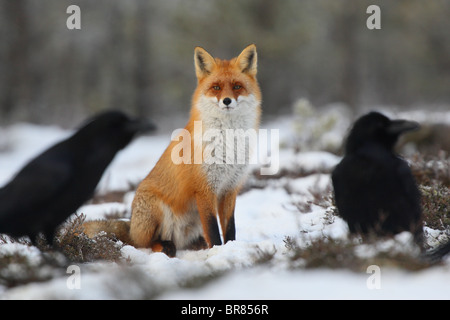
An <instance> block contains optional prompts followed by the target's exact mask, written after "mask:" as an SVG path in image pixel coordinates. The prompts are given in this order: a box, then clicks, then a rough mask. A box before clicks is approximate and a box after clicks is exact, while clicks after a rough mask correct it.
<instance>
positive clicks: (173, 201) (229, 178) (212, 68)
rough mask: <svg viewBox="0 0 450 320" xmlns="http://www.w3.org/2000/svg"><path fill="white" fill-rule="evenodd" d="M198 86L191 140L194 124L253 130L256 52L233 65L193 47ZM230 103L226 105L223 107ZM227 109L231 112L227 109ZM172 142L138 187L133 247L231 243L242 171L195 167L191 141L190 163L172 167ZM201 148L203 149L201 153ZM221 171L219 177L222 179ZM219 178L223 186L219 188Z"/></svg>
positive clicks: (162, 248)
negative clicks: (249, 127) (227, 102)
mask: <svg viewBox="0 0 450 320" xmlns="http://www.w3.org/2000/svg"><path fill="white" fill-rule="evenodd" d="M194 61H195V71H196V75H197V80H198V86H197V89H196V90H195V92H194V94H193V98H192V108H191V114H190V119H189V121H188V123H187V125H186V127H185V130H187V132H189V133H190V135H191V137H194V123H195V122H196V121H201V123H202V124H203V126H204V127H205V129H208V128H209V129H212V128H216V127H218V128H220V129H221V130H225V129H228V126H231V127H232V128H230V129H237V128H240V125H241V124H242V126H243V127H245V128H242V129H248V128H247V127H248V126H251V128H252V129H257V127H258V125H259V118H260V113H261V109H260V103H261V92H260V89H259V86H258V83H257V80H256V71H257V67H256V61H257V55H256V47H255V46H254V45H250V46H248V47H247V48H245V49H244V50H243V51H242V53H241V54H240V55H239V56H238V57H236V58H233V59H231V60H220V59H218V58H213V57H212V56H210V55H209V53H207V52H206V51H205V50H204V49H202V48H200V47H197V48H196V49H195V54H194ZM225 98H229V102H230V104H229V105H227V104H225V100H224V99H225ZM228 107H229V108H228ZM178 143H179V141H177V140H175V141H172V142H171V143H170V144H169V146H168V147H167V149H166V150H165V151H164V153H163V154H162V156H161V158H160V159H159V161H158V162H157V163H156V165H155V167H154V168H153V170H152V171H151V172H150V173H149V174H148V175H147V177H146V178H145V179H144V180H143V181H142V182H141V183H140V185H139V186H138V188H137V190H136V195H135V198H134V200H133V204H132V215H131V222H130V238H131V242H132V243H133V244H134V245H135V246H137V247H149V248H152V250H154V251H163V252H165V253H167V254H168V255H174V254H175V247H177V248H180V249H182V248H189V247H191V246H194V247H196V248H198V247H204V246H205V244H206V245H207V246H208V247H212V246H213V245H217V244H221V243H222V241H221V239H220V235H219V229H218V223H217V218H216V216H217V215H219V220H220V224H221V228H222V234H223V237H224V241H225V242H226V241H229V240H234V237H235V229H234V207H235V203H236V196H237V194H238V191H239V188H240V186H241V185H242V182H243V179H244V175H243V172H244V170H243V169H242V168H241V167H239V166H233V165H228V164H223V166H220V165H206V164H205V161H204V160H205V159H204V157H203V154H202V163H195V159H194V149H195V142H194V139H191V142H190V146H191V150H192V152H191V161H190V163H180V164H175V163H174V162H173V161H172V151H173V150H174V147H175V146H177V144H178ZM204 147H205V145H204V144H203V145H202V150H203V148H204ZM222 172H223V173H224V174H223V177H222ZM222 179H223V181H224V184H223V185H222V184H221V182H222V181H221V180H222Z"/></svg>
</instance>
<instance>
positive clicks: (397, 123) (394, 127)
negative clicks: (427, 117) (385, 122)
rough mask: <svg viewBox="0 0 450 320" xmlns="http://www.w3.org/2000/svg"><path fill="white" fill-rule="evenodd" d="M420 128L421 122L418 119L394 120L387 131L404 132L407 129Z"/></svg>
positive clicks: (396, 133) (393, 132) (392, 132)
mask: <svg viewBox="0 0 450 320" xmlns="http://www.w3.org/2000/svg"><path fill="white" fill-rule="evenodd" d="M419 128H420V124H419V123H418V122H416V121H408V120H392V121H391V124H390V125H389V127H388V128H387V132H388V133H390V134H395V135H398V134H402V133H403V132H406V131H414V130H418V129H419Z"/></svg>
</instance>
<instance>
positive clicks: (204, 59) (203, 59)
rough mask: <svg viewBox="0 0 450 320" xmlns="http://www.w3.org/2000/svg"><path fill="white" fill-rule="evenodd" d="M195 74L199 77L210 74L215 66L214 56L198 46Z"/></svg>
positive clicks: (195, 57) (195, 58)
mask: <svg viewBox="0 0 450 320" xmlns="http://www.w3.org/2000/svg"><path fill="white" fill-rule="evenodd" d="M194 63H195V74H196V75H197V78H198V79H201V78H204V77H206V76H207V75H209V74H210V73H211V71H212V69H213V67H214V66H215V64H216V62H215V60H214V58H213V57H212V56H211V55H210V54H209V53H208V52H207V51H206V50H205V49H203V48H202V47H196V48H195V51H194Z"/></svg>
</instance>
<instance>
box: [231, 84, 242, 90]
mask: <svg viewBox="0 0 450 320" xmlns="http://www.w3.org/2000/svg"><path fill="white" fill-rule="evenodd" d="M240 88H242V86H241V85H239V84H235V85H234V86H233V89H234V90H239V89H240Z"/></svg>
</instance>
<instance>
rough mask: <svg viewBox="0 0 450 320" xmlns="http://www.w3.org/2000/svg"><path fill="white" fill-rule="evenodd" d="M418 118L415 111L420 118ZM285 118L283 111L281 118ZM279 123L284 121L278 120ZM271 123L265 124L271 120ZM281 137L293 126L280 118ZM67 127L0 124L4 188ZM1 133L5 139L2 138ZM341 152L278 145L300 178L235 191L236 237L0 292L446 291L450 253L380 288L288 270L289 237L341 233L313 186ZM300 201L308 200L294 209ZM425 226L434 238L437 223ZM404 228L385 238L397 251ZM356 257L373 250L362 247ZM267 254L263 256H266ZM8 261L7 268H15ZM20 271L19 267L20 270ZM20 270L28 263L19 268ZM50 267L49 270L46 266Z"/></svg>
mask: <svg viewBox="0 0 450 320" xmlns="http://www.w3.org/2000/svg"><path fill="white" fill-rule="evenodd" d="M417 117H419V116H417ZM282 122H283V123H287V120H286V119H283V120H282ZM274 123H280V122H274ZM274 123H268V124H266V125H265V126H266V127H267V128H270V126H271V125H275V124H274ZM282 128H283V130H281V132H280V138H281V139H283V137H287V136H289V135H288V132H289V130H292V129H291V128H289V126H287V125H283V127H282ZM70 133H71V132H70V131H66V130H62V129H60V128H58V127H41V126H35V125H30V124H23V123H22V124H15V125H11V126H9V127H5V128H1V130H0V134H2V136H3V138H2V139H1V141H0V186H1V185H3V184H5V183H7V182H8V181H9V179H11V177H12V176H13V175H14V173H15V172H17V170H19V169H20V168H21V167H22V166H23V165H24V164H25V163H26V162H27V161H28V160H29V159H31V158H32V157H33V156H35V155H36V154H37V153H39V152H41V151H43V150H44V149H45V148H46V147H48V146H50V145H52V144H53V143H55V142H57V141H59V140H61V139H63V138H65V137H67V136H68V135H69V134H70ZM5 137H6V138H5ZM169 141H170V135H151V136H142V137H139V138H137V139H136V140H135V141H134V142H132V143H131V144H130V145H129V146H128V147H127V148H126V149H124V150H123V151H121V152H120V153H119V154H118V155H117V156H116V158H115V159H114V161H113V162H112V163H111V165H110V167H109V168H108V169H107V171H106V172H105V174H104V176H103V178H102V180H101V182H100V183H99V187H98V191H99V192H100V193H103V192H107V191H111V190H126V189H129V186H130V184H131V185H136V184H137V183H139V181H140V180H141V179H143V178H144V177H145V176H146V175H147V174H148V172H149V171H150V170H151V168H152V167H153V166H154V164H155V163H156V161H157V160H158V159H159V156H160V155H161V153H162V152H163V151H164V149H165V148H166V146H167V145H168V142H169ZM339 160H340V158H339V157H337V156H335V155H333V154H330V153H327V152H323V151H304V152H300V153H296V152H294V151H293V149H292V148H289V147H286V148H282V149H281V150H280V168H283V169H287V170H290V171H295V170H302V172H308V173H310V174H307V175H305V176H304V177H292V178H289V177H282V178H279V179H270V178H268V179H267V181H266V185H264V186H263V187H262V188H251V189H250V190H248V191H247V192H245V193H243V194H241V195H239V196H238V199H237V205H236V212H235V221H236V235H237V236H236V237H237V239H236V241H232V242H228V243H226V244H225V245H222V246H214V247H213V248H211V249H206V250H200V251H189V250H180V251H178V252H177V256H176V257H175V258H169V257H167V256H166V255H165V254H163V253H153V252H152V251H151V250H149V249H136V248H134V247H132V246H129V245H126V246H124V247H123V248H122V249H121V253H122V256H123V259H124V262H123V263H113V262H93V263H85V264H80V265H79V267H80V276H81V278H80V279H81V282H80V288H72V289H71V288H70V287H71V286H70V283H69V281H70V280H71V276H72V274H71V273H67V272H66V270H60V272H59V273H57V274H56V275H54V276H52V277H51V279H50V280H48V281H44V282H35V283H29V284H25V285H20V286H16V287H13V288H6V287H1V286H0V298H3V299H138V298H139V299H140V298H156V299H449V298H450V269H449V266H450V263H449V262H450V261H448V260H447V261H446V262H444V263H443V264H441V265H439V266H435V267H432V268H427V269H425V270H422V271H416V272H412V271H406V270H403V269H401V268H395V267H382V268H381V278H380V279H381V281H380V288H379V289H371V288H370V286H369V285H368V280H369V278H370V276H371V275H372V274H371V273H370V272H369V273H367V272H356V271H350V270H345V269H328V268H319V269H304V268H293V265H292V262H291V261H290V258H289V256H290V254H289V250H288V248H287V247H286V244H285V239H286V237H291V238H294V239H297V240H298V241H299V242H300V243H302V244H303V245H304V244H306V243H308V241H310V240H312V239H317V238H320V237H331V238H333V239H346V238H347V232H348V230H347V226H346V224H345V222H344V221H343V220H342V219H340V218H339V217H333V219H330V218H329V215H328V213H327V208H326V206H323V205H320V204H317V203H315V200H314V195H313V193H314V192H318V191H320V192H324V191H326V190H331V189H330V183H331V182H330V174H329V172H330V171H331V170H332V168H333V166H334V165H336V164H337V163H338V161H339ZM133 195H134V193H133V191H131V192H128V193H126V194H125V197H124V200H123V202H112V203H101V204H86V205H84V206H82V207H81V208H80V209H79V210H78V213H84V214H85V215H86V216H87V219H101V218H103V217H105V215H108V214H109V213H112V212H115V211H121V212H122V211H127V212H129V211H130V206H131V201H132V199H133ZM298 203H306V204H308V208H307V210H303V211H304V212H303V211H301V210H299V209H298V207H297V205H296V204H298ZM428 233H429V234H433V235H434V236H435V237H438V236H439V234H438V233H436V232H435V231H434V230H431V229H430V230H428ZM404 237H405V236H404V235H403V234H401V235H399V236H398V239H396V240H395V241H394V244H392V243H387V244H385V245H387V246H389V245H391V246H392V247H393V248H396V250H400V249H402V248H403V247H404V246H403V245H398V244H399V243H400V244H401V243H403V242H404V240H402V239H403V238H404ZM360 249H361V255H363V254H368V255H370V252H371V251H370V250H371V249H370V248H369V247H364V246H361V248H360ZM14 252H20V253H21V254H22V255H24V256H26V257H27V259H29V260H30V261H32V263H34V264H36V265H39V263H41V262H42V259H43V256H42V254H41V253H40V252H39V250H38V249H37V248H35V247H32V246H27V245H24V244H19V243H5V244H0V256H4V255H8V254H12V253H14ZM267 256H270V259H268V262H266V263H264V262H262V261H264V259H265V257H267ZM16 267H17V266H15V265H14V264H11V265H9V266H8V267H7V268H8V269H11V270H10V271H11V272H13V271H14V268H16ZM16 271H17V270H16ZM24 272H26V271H24ZM43 272H47V271H43Z"/></svg>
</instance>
